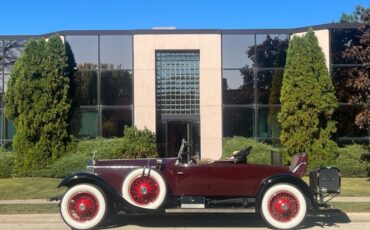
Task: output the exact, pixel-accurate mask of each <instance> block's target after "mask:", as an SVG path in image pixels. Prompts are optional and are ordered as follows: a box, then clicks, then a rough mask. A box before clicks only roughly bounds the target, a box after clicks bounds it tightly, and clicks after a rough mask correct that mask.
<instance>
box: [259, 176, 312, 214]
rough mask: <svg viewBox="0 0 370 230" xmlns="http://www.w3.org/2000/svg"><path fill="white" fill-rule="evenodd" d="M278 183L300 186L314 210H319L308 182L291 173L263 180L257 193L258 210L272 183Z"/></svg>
mask: <svg viewBox="0 0 370 230" xmlns="http://www.w3.org/2000/svg"><path fill="white" fill-rule="evenodd" d="M278 183H288V184H292V185H294V186H296V187H298V189H299V190H301V192H302V193H303V195H304V196H305V197H306V200H307V203H308V206H309V208H310V209H311V210H313V211H317V210H318V206H317V203H316V201H315V198H314V196H313V194H312V192H311V189H310V188H309V186H308V185H307V184H306V182H304V181H303V180H302V179H301V178H299V177H296V176H294V175H291V174H278V175H273V176H270V177H268V178H266V179H264V180H263V181H262V182H261V184H260V186H259V188H258V192H257V195H256V211H257V212H259V211H260V208H261V201H262V198H263V194H264V193H265V192H266V190H267V189H268V188H270V187H271V186H272V185H274V184H278Z"/></svg>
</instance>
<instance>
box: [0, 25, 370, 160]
mask: <svg viewBox="0 0 370 230" xmlns="http://www.w3.org/2000/svg"><path fill="white" fill-rule="evenodd" d="M357 27H358V25H351V24H326V25H319V26H313V29H314V30H315V32H316V35H317V37H318V39H319V43H320V46H321V47H322V49H323V52H324V54H325V57H326V60H327V66H328V69H329V72H330V76H331V78H332V80H333V83H334V86H335V88H336V93H337V97H338V100H339V102H340V106H339V108H338V110H337V111H336V113H335V116H334V118H335V120H336V121H337V122H338V123H337V128H338V130H337V133H336V135H335V137H334V138H335V140H336V141H337V142H338V143H339V144H349V143H354V142H356V143H365V144H366V143H368V144H370V127H368V128H367V129H366V128H365V129H359V128H358V127H357V126H355V125H354V118H355V114H356V112H357V111H358V109H359V105H350V104H348V103H347V102H348V97H349V96H350V95H351V92H349V91H348V90H347V89H346V88H345V87H344V81H345V78H346V73H347V72H348V70H349V69H351V68H356V66H359V65H361V63H352V62H351V61H350V60H348V59H346V58H345V57H344V55H343V52H344V51H345V50H346V48H348V47H349V46H352V45H356V44H357V43H358V42H359V38H358V33H359V31H358V29H357ZM307 29H308V27H305V28H296V29H254V30H243V29H241V30H131V31H127V30H123V31H60V32H58V34H60V35H61V36H62V38H63V39H64V41H66V42H68V43H69V45H70V46H71V48H72V51H73V54H74V58H75V61H76V64H77V71H76V73H75V77H74V82H73V83H74V84H75V86H76V89H75V95H76V100H77V103H78V105H79V108H78V109H77V110H76V112H75V113H74V114H73V119H72V121H71V122H72V124H71V132H72V133H73V134H74V135H75V136H76V137H79V138H81V139H87V138H95V137H98V136H102V137H116V136H122V135H123V127H124V126H125V125H136V126H137V127H139V128H148V129H150V130H152V131H153V132H156V134H157V139H158V144H159V146H160V149H161V154H162V156H172V155H174V154H176V152H177V150H178V148H179V145H180V143H181V139H182V138H185V139H187V140H188V141H189V142H190V143H191V149H192V151H193V152H195V153H197V154H198V155H200V156H201V157H202V158H213V159H215V158H218V157H220V155H221V152H222V139H223V138H225V137H232V136H244V137H249V138H255V139H257V140H260V141H263V142H267V143H271V144H274V145H279V134H280V126H279V123H278V121H277V114H278V112H279V111H280V108H281V105H280V101H279V98H280V90H281V85H282V79H283V76H284V67H285V60H286V54H287V49H288V45H289V40H290V37H291V36H293V35H295V34H300V33H303V32H305V31H307ZM47 36H49V34H46V35H35V36H0V79H1V81H0V105H1V107H0V141H1V144H2V145H3V146H9V145H10V144H11V142H12V138H13V136H14V135H15V133H16V130H15V128H14V126H13V124H12V122H11V121H8V120H7V119H6V118H5V116H4V113H3V103H2V98H3V95H4V92H5V91H6V85H7V81H8V79H9V76H10V73H11V69H12V66H13V65H14V63H15V61H16V60H17V58H18V57H19V56H20V55H21V53H22V49H23V47H24V45H25V44H26V42H27V40H29V39H31V38H41V37H47Z"/></svg>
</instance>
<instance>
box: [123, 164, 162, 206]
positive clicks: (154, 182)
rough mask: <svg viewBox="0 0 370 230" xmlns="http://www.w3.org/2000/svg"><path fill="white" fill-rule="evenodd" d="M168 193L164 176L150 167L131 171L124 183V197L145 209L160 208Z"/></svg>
mask: <svg viewBox="0 0 370 230" xmlns="http://www.w3.org/2000/svg"><path fill="white" fill-rule="evenodd" d="M166 193H167V189H166V183H165V182H164V180H163V178H162V176H161V175H160V174H159V173H158V172H157V171H155V170H153V169H149V168H145V169H144V168H140V169H136V170H133V171H131V172H130V173H129V174H128V175H127V176H126V178H125V179H124V181H123V184H122V196H123V198H124V199H125V200H126V201H127V202H129V203H130V204H132V205H134V206H136V207H140V208H143V209H157V208H159V207H160V206H161V205H162V204H163V202H164V200H165V198H166Z"/></svg>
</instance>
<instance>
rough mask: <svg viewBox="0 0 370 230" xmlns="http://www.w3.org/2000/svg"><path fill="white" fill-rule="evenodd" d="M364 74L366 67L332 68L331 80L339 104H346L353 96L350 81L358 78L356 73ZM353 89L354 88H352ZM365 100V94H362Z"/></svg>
mask: <svg viewBox="0 0 370 230" xmlns="http://www.w3.org/2000/svg"><path fill="white" fill-rule="evenodd" d="M360 70H361V71H364V72H366V67H362V66H358V67H335V68H334V67H333V70H332V80H333V84H334V87H335V90H336V94H337V98H338V101H339V102H343V103H348V102H349V100H350V99H351V96H352V95H353V89H352V87H351V84H353V83H352V82H353V81H352V80H353V79H356V78H358V77H359V74H358V71H360ZM353 87H354V86H353ZM363 96H364V98H366V92H363Z"/></svg>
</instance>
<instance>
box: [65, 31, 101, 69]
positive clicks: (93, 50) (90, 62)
mask: <svg viewBox="0 0 370 230" xmlns="http://www.w3.org/2000/svg"><path fill="white" fill-rule="evenodd" d="M66 40H67V42H68V43H69V45H70V46H71V49H72V52H73V55H74V58H75V61H76V63H77V67H78V68H79V69H97V68H98V36H67V37H66Z"/></svg>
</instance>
